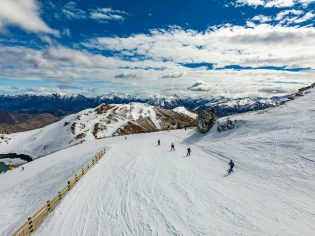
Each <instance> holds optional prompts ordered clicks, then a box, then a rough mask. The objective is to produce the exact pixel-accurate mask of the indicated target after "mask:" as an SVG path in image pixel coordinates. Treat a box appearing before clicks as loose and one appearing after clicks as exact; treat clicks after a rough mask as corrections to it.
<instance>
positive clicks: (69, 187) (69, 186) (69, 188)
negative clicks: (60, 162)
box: [68, 181, 71, 191]
mask: <svg viewBox="0 0 315 236" xmlns="http://www.w3.org/2000/svg"><path fill="white" fill-rule="evenodd" d="M70 190H71V185H70V181H68V191H70Z"/></svg>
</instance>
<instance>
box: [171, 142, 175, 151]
mask: <svg viewBox="0 0 315 236" xmlns="http://www.w3.org/2000/svg"><path fill="white" fill-rule="evenodd" d="M171 151H175V145H174V143H172V145H171Z"/></svg>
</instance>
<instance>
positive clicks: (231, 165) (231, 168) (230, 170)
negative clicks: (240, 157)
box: [228, 160, 234, 173]
mask: <svg viewBox="0 0 315 236" xmlns="http://www.w3.org/2000/svg"><path fill="white" fill-rule="evenodd" d="M229 166H230V169H229V170H228V172H229V173H231V172H233V168H234V162H233V161H232V160H230V163H229Z"/></svg>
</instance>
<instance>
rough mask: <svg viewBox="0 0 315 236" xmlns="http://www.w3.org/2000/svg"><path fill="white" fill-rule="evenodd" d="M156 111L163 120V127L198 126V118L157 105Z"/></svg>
mask: <svg viewBox="0 0 315 236" xmlns="http://www.w3.org/2000/svg"><path fill="white" fill-rule="evenodd" d="M154 111H155V112H156V116H157V118H158V119H159V120H161V121H162V124H163V127H162V129H168V128H172V129H180V128H184V127H193V126H196V120H195V119H194V118H192V117H190V116H188V115H185V114H182V113H178V112H175V111H172V110H166V109H163V108H160V107H155V108H154Z"/></svg>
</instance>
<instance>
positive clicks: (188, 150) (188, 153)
mask: <svg viewBox="0 0 315 236" xmlns="http://www.w3.org/2000/svg"><path fill="white" fill-rule="evenodd" d="M190 153H191V149H190V147H189V148H187V155H186V156H187V157H188V156H190Z"/></svg>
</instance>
